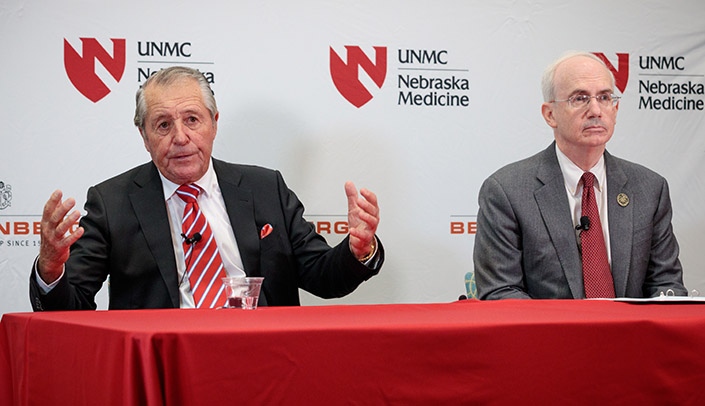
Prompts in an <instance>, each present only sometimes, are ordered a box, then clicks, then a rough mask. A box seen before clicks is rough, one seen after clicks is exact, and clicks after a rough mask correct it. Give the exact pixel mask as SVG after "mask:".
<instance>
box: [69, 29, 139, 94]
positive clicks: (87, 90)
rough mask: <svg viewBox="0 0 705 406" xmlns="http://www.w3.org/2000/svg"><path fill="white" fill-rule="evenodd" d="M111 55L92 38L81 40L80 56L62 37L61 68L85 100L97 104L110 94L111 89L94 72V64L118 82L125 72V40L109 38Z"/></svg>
mask: <svg viewBox="0 0 705 406" xmlns="http://www.w3.org/2000/svg"><path fill="white" fill-rule="evenodd" d="M110 40H111V41H112V42H113V55H112V56H110V54H108V51H106V50H105V49H104V48H103V47H102V46H101V45H100V43H99V42H98V41H97V40H96V39H95V38H81V44H82V45H83V56H81V55H80V54H79V53H78V52H76V50H75V49H73V47H72V46H71V45H70V44H69V43H68V41H66V38H64V68H65V69H66V74H67V75H68V77H69V80H70V81H71V83H73V85H74V87H75V88H76V90H78V91H79V92H81V94H82V95H84V96H86V97H87V98H88V100H90V101H92V102H93V103H97V102H98V101H99V100H100V99H102V98H103V97H105V96H107V95H108V93H110V88H108V86H107V85H106V84H105V83H103V81H102V80H101V79H100V77H98V75H96V73H95V61H96V60H98V61H99V62H100V63H101V64H102V65H103V67H105V69H106V70H107V71H108V73H110V75H111V76H112V77H113V78H115V81H117V82H119V81H120V79H122V74H123V73H124V72H125V39H124V38H111V39H110Z"/></svg>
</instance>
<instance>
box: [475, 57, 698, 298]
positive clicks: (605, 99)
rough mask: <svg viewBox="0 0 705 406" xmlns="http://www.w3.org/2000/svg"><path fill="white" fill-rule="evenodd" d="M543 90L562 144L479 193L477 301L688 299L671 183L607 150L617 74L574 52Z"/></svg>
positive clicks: (548, 74) (550, 73)
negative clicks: (674, 226)
mask: <svg viewBox="0 0 705 406" xmlns="http://www.w3.org/2000/svg"><path fill="white" fill-rule="evenodd" d="M542 86H543V97H544V103H543V104H542V106H541V111H542V114H543V117H544V119H545V121H546V123H547V124H548V125H549V126H550V127H551V128H553V135H554V138H555V142H553V143H552V144H551V145H550V146H549V147H548V148H547V149H546V150H544V151H543V152H539V153H538V154H536V155H534V156H532V157H530V158H527V159H524V160H522V161H519V162H515V163H513V164H510V165H507V166H505V167H504V168H502V169H500V170H498V171H497V172H495V173H494V174H492V175H491V176H490V177H489V178H488V179H487V180H486V181H485V182H484V184H483V185H482V187H481V189H480V194H479V206H480V209H479V213H478V217H477V235H476V236H475V249H474V264H475V277H476V282H477V290H478V294H479V297H480V299H504V298H534V299H548V298H554V299H566V298H568V299H569V298H575V299H578V298H585V297H588V298H593V297H636V298H640V297H653V296H658V295H659V294H660V293H661V292H666V291H667V290H668V289H672V290H673V291H674V292H675V294H677V295H685V294H687V291H686V289H685V287H684V286H683V275H682V274H683V272H682V268H681V264H680V261H679V260H678V243H677V242H676V237H675V236H674V235H673V229H672V227H671V200H670V197H669V193H668V185H667V183H666V180H665V179H664V178H663V177H661V176H659V175H658V174H656V173H654V172H653V171H651V170H649V169H647V168H645V167H643V166H640V165H637V164H634V163H631V162H627V161H625V160H622V159H619V158H616V157H614V156H612V155H610V154H609V153H608V152H607V151H606V150H605V144H607V141H609V140H610V138H611V137H612V133H613V131H614V125H615V122H616V118H617V110H618V109H619V97H617V96H615V95H614V77H613V75H612V73H611V72H610V70H609V69H608V68H607V66H606V65H605V64H604V63H603V62H602V61H601V60H600V59H599V58H597V57H596V56H594V55H592V54H590V53H572V54H569V55H567V56H564V57H563V58H560V59H558V60H557V61H556V62H554V63H553V64H552V65H551V66H549V68H548V69H547V70H546V71H545V73H544V76H543V82H542Z"/></svg>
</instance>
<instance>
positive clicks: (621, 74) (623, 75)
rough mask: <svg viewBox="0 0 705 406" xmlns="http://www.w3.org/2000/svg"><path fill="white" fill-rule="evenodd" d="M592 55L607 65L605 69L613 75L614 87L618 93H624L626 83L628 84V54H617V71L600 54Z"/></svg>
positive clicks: (603, 55)
mask: <svg viewBox="0 0 705 406" xmlns="http://www.w3.org/2000/svg"><path fill="white" fill-rule="evenodd" d="M593 54H595V56H597V57H598V58H600V59H601V60H602V62H604V63H605V65H607V68H608V69H609V70H610V71H611V72H612V74H613V75H614V85H615V86H617V89H619V91H620V92H622V93H624V90H625V89H626V88H627V82H629V54H617V66H618V67H619V69H616V68H615V67H614V65H612V63H611V62H610V61H609V59H607V57H606V56H605V54H603V53H602V52H593Z"/></svg>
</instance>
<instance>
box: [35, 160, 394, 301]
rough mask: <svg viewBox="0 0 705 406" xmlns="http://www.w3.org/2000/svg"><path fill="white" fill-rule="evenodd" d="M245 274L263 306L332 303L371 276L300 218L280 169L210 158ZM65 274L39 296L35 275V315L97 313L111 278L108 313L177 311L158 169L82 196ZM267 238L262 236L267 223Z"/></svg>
mask: <svg viewBox="0 0 705 406" xmlns="http://www.w3.org/2000/svg"><path fill="white" fill-rule="evenodd" d="M212 162H213V167H214V170H215V172H216V174H217V176H218V183H219V185H220V189H221V191H222V194H223V199H224V201H225V207H226V209H227V212H228V216H229V217H230V224H231V225H232V227H233V231H234V233H235V238H236V239H237V243H238V247H239V249H240V254H241V256H242V261H243V265H244V268H245V272H246V273H247V275H248V276H264V283H263V286H262V295H261V296H260V304H261V305H270V306H287V305H299V304H300V302H299V293H298V288H302V289H304V290H306V291H308V292H311V293H312V294H314V295H317V296H320V297H323V298H330V297H340V296H344V295H346V294H348V293H350V292H352V291H353V290H355V288H357V286H358V285H359V284H360V283H362V282H363V281H365V280H367V279H369V278H370V277H372V276H373V275H375V274H376V273H377V272H379V267H380V266H381V264H382V260H383V259H384V258H383V255H384V251H383V248H382V247H381V245H379V249H380V254H381V255H382V256H381V257H380V258H381V260H380V261H379V262H378V264H377V267H376V269H370V268H368V267H366V266H365V265H363V264H361V263H360V262H359V261H358V260H357V259H356V258H355V257H354V256H353V255H352V253H351V252H350V249H349V247H348V239H347V238H346V239H345V240H344V241H343V242H341V243H340V244H339V245H338V246H336V247H335V248H331V247H330V246H329V245H328V244H327V243H326V241H325V239H324V238H323V237H322V236H320V235H319V234H317V233H316V232H315V230H314V227H313V225H312V224H310V223H308V222H306V221H305V220H304V218H303V212H304V207H303V205H302V204H301V202H300V201H299V200H298V198H297V197H296V195H295V194H294V193H293V192H292V191H291V190H289V189H288V188H287V186H286V184H285V183H284V180H283V179H282V176H281V174H280V173H279V172H278V171H273V170H269V169H264V168H259V167H255V166H246V165H236V164H229V163H226V162H223V161H219V160H215V159H214V160H213V161H212ZM85 209H86V211H87V214H86V216H84V217H83V218H82V219H81V221H80V224H81V226H83V227H84V229H85V233H84V235H83V236H82V237H81V238H80V239H79V240H78V241H77V242H76V243H75V244H74V245H73V246H72V247H71V256H70V258H69V260H68V261H67V262H66V271H65V275H64V278H62V279H61V281H60V282H59V283H58V284H57V285H56V286H55V287H54V289H52V290H51V291H50V292H49V293H48V294H46V295H44V294H43V293H41V291H40V289H39V286H38V285H37V283H36V280H35V272H36V270H33V272H32V276H31V278H30V299H31V303H32V307H33V308H34V310H52V309H95V308H96V304H95V295H96V293H97V292H98V290H100V288H101V287H102V285H103V282H104V281H105V280H106V278H107V277H108V276H110V279H109V297H110V305H109V306H110V308H111V309H140V308H170V307H179V288H178V284H179V281H178V277H177V272H176V258H175V254H174V250H173V248H172V240H171V231H170V228H169V220H168V215H167V209H166V204H165V201H164V193H163V190H162V183H161V179H160V177H159V172H158V170H157V168H156V166H155V165H154V164H153V163H152V162H149V163H147V164H144V165H141V166H138V167H136V168H133V169H132V170H130V171H127V172H125V173H123V174H121V175H118V176H116V177H114V178H112V179H109V180H107V181H105V182H103V183H101V184H99V185H97V186H94V187H91V188H90V189H89V190H88V197H87V200H86V205H85ZM267 223H269V224H271V225H272V226H273V232H272V233H271V234H270V235H269V236H267V237H266V238H264V239H262V240H260V237H259V231H260V229H261V228H262V226H264V225H265V224H267Z"/></svg>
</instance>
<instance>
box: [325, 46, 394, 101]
mask: <svg viewBox="0 0 705 406" xmlns="http://www.w3.org/2000/svg"><path fill="white" fill-rule="evenodd" d="M373 48H374V50H375V62H374V63H372V61H371V60H370V59H369V58H368V57H367V55H365V53H364V52H362V50H361V49H360V47H358V46H352V45H347V46H345V49H346V50H347V51H348V62H347V63H345V62H343V59H342V58H341V57H340V56H338V54H337V53H336V52H335V51H334V50H333V48H330V76H331V78H333V84H334V85H335V88H336V89H338V92H340V94H341V95H343V97H345V100H347V101H349V102H350V103H351V104H352V105H353V106H355V107H358V108H360V107H362V106H363V105H364V104H365V103H367V102H368V101H370V100H372V93H370V92H369V90H367V88H365V85H363V84H362V82H360V79H359V77H358V70H359V69H358V68H362V70H364V71H365V73H367V75H368V76H369V77H370V79H372V81H373V82H374V84H375V85H377V87H379V88H381V87H382V84H384V78H385V77H386V76H387V47H373Z"/></svg>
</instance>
